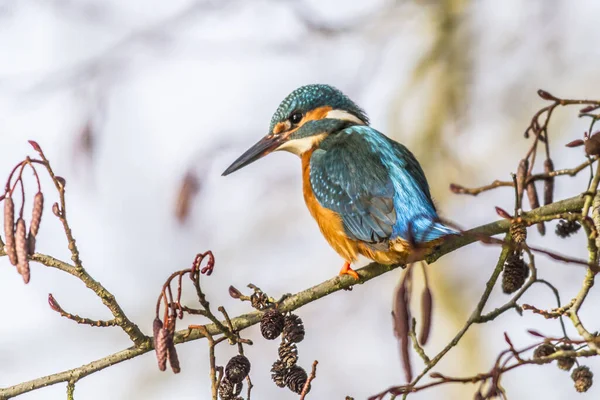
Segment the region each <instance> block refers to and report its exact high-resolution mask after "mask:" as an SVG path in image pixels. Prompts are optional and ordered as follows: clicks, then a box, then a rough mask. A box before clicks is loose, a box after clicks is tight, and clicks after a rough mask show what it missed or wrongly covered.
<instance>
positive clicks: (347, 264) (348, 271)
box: [340, 261, 360, 280]
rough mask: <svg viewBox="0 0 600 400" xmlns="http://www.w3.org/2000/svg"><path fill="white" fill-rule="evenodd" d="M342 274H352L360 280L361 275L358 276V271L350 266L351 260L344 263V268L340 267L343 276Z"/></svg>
mask: <svg viewBox="0 0 600 400" xmlns="http://www.w3.org/2000/svg"><path fill="white" fill-rule="evenodd" d="M342 275H350V276H351V277H353V278H354V279H355V280H359V279H360V277H359V276H358V274H357V273H356V271H355V270H353V269H352V268H351V267H350V262H349V261H346V262H345V263H344V266H343V267H342V269H340V276H342Z"/></svg>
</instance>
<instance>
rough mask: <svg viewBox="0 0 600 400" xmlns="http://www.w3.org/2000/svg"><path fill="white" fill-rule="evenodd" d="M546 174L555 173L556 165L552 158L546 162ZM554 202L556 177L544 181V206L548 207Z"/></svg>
mask: <svg viewBox="0 0 600 400" xmlns="http://www.w3.org/2000/svg"><path fill="white" fill-rule="evenodd" d="M544 172H545V173H547V174H549V173H551V172H554V163H553V162H552V160H551V159H550V158H548V159H546V161H544ZM553 201H554V177H553V176H551V177H549V178H546V179H544V205H545V206H547V205H548V204H551V203H552V202H553Z"/></svg>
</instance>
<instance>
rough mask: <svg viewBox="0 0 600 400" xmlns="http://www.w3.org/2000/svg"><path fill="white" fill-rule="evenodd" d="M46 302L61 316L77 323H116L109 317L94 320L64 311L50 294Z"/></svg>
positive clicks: (97, 325) (106, 324) (96, 324)
mask: <svg viewBox="0 0 600 400" xmlns="http://www.w3.org/2000/svg"><path fill="white" fill-rule="evenodd" d="M48 304H49V305H50V308H52V309H53V310H54V311H56V312H57V313H59V314H60V315H61V316H62V317H65V318H68V319H70V320H73V321H75V322H77V323H78V324H84V325H90V326H96V327H107V326H116V325H117V321H116V320H114V319H111V320H108V321H103V320H94V319H89V318H83V317H80V316H79V315H76V314H70V313H68V312H66V311H65V310H64V309H63V308H62V307H61V306H60V304H58V302H57V301H56V299H55V298H54V296H52V294H49V295H48Z"/></svg>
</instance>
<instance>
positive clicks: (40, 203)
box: [29, 192, 44, 236]
mask: <svg viewBox="0 0 600 400" xmlns="http://www.w3.org/2000/svg"><path fill="white" fill-rule="evenodd" d="M43 210H44V195H43V194H42V192H37V193H36V195H35V197H34V198H33V214H32V216H31V225H30V226H29V232H31V234H32V235H33V236H37V234H38V231H39V229H40V222H41V221H42V211H43Z"/></svg>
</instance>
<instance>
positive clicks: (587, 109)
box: [579, 104, 598, 114]
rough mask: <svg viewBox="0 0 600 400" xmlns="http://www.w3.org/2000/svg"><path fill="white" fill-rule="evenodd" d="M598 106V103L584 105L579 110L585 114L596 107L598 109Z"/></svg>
mask: <svg viewBox="0 0 600 400" xmlns="http://www.w3.org/2000/svg"><path fill="white" fill-rule="evenodd" d="M597 108H598V106H597V105H594V104H592V105H589V106H587V107H583V108H582V109H581V110H579V112H580V113H581V114H585V113H589V112H591V111H594V110H595V109H597Z"/></svg>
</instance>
